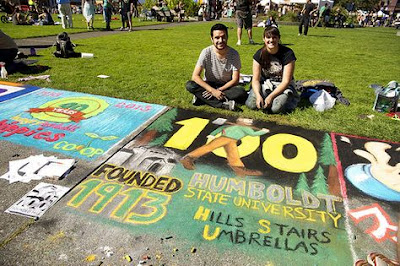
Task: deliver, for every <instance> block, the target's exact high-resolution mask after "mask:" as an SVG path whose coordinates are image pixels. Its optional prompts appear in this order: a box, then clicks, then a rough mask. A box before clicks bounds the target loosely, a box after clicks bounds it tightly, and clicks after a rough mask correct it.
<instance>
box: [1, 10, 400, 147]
mask: <svg viewBox="0 0 400 266" xmlns="http://www.w3.org/2000/svg"><path fill="white" fill-rule="evenodd" d="M99 19H100V20H101V18H99V16H97V19H96V22H95V27H99V25H101V27H104V24H102V22H101V21H98V20H99ZM214 23H215V22H209V23H208V22H206V23H186V24H185V25H183V26H180V27H173V28H168V29H164V30H152V31H136V32H132V33H129V34H122V35H119V34H117V35H109V36H105V37H98V38H91V39H84V40H83V39H82V40H75V39H74V38H73V37H72V40H73V42H74V43H76V44H77V45H78V46H77V48H76V51H77V52H87V53H94V55H95V57H94V58H92V59H83V58H77V59H58V58H55V57H54V56H53V55H52V52H53V51H54V48H52V49H51V48H49V49H46V50H41V51H39V55H40V57H38V59H39V64H41V65H46V66H49V67H51V69H49V70H47V71H46V72H44V73H43V74H49V75H51V80H52V82H51V83H47V82H46V81H40V80H36V81H31V82H29V83H30V84H32V85H37V86H41V87H51V88H56V89H64V90H72V91H79V92H86V93H92V94H99V95H105V96H111V97H116V98H124V99H131V100H136V101H143V102H149V103H158V104H163V105H168V106H172V107H180V108H186V109H196V110H201V111H206V112H218V113H221V114H233V115H237V116H243V117H250V118H255V119H261V120H265V121H275V122H277V123H280V124H286V125H293V126H300V127H304V128H308V129H316V130H324V131H334V132H340V133H347V134H353V135H359V136H366V137H372V138H378V139H385V140H392V141H398V142H399V141H400V134H399V129H400V122H399V121H396V120H393V119H390V118H388V117H386V116H385V115H384V114H381V113H378V112H375V111H372V106H373V103H374V99H375V95H374V91H373V89H371V88H369V87H368V86H369V85H370V84H373V83H376V84H381V85H385V84H387V83H388V82H389V81H391V80H397V81H400V68H399V66H400V56H399V54H400V37H399V36H396V32H397V31H396V30H395V29H393V28H360V29H358V28H357V29H332V28H328V29H322V28H318V29H310V31H309V36H307V37H304V36H297V26H280V31H281V35H282V38H281V40H282V43H283V44H286V45H288V46H289V47H290V48H292V49H293V50H294V52H295V54H296V57H297V62H296V69H295V78H296V79H297V80H301V79H327V80H330V81H332V82H334V83H335V85H336V86H337V87H338V88H339V89H340V90H341V91H342V92H343V95H344V96H345V97H346V98H348V99H349V100H350V102H351V105H350V106H344V105H341V104H336V106H335V107H334V108H333V109H331V110H329V111H326V112H323V113H319V112H317V111H315V110H314V109H313V108H312V107H311V106H307V107H303V108H298V109H296V110H295V112H293V113H291V114H289V115H266V114H264V113H262V112H257V111H252V110H249V109H247V108H246V107H242V109H243V112H240V113H233V112H229V111H224V110H218V109H213V108H211V107H207V106H201V107H195V106H192V105H191V98H192V96H191V95H190V94H189V93H188V92H186V90H185V82H186V81H187V80H188V79H190V77H191V74H192V71H193V68H194V65H195V63H196V60H197V58H198V56H199V54H200V51H201V50H202V49H203V48H204V47H206V46H208V45H210V44H211V41H210V37H209V30H210V27H211V26H212V25H213V24H214ZM225 24H226V25H228V26H229V27H230V30H229V36H230V39H229V42H228V43H229V44H230V45H231V46H232V47H234V48H236V49H237V50H238V51H239V53H240V56H241V60H242V71H241V72H242V73H244V74H251V69H252V56H253V54H254V53H255V52H256V50H257V49H258V48H260V47H261V46H262V37H261V36H262V30H263V29H262V28H254V40H255V41H256V43H257V45H247V44H246V43H247V38H246V37H245V38H243V40H242V42H243V43H244V45H242V46H239V47H238V46H236V45H235V43H236V34H235V33H236V28H235V24H234V23H225ZM82 25H83V26H81V27H83V28H84V24H82ZM1 26H3V25H1ZM112 26H113V27H114V28H117V27H120V21H117V22H113V23H112ZM37 28H38V27H37ZM47 30H48V29H47V28H45V27H43V29H42V30H41V31H40V33H37V35H46V34H47ZM52 30H53V29H52ZM60 30H61V26H58V29H56V30H55V32H54V33H58V32H60ZM74 30H75V29H74ZM74 30H73V31H74ZM4 31H5V32H6V33H8V34H10V35H11V36H12V37H15V38H21V34H20V33H19V32H18V30H16V28H7V29H5V30H4ZM48 31H50V29H49V30H48ZM42 32H43V33H42ZM54 33H52V34H54ZM30 36H34V34H33V33H32V35H30ZM100 74H104V75H108V76H110V78H108V79H100V78H97V75H100ZM23 76H24V75H22V74H19V73H17V74H14V75H12V76H10V81H16V80H17V78H19V77H23ZM370 114H373V115H374V118H373V119H368V118H362V117H363V116H362V115H370ZM360 116H361V117H360Z"/></svg>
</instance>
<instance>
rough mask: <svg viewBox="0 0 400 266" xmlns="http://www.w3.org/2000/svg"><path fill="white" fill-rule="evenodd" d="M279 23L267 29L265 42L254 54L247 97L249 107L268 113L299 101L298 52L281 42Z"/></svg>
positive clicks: (291, 108)
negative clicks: (296, 76)
mask: <svg viewBox="0 0 400 266" xmlns="http://www.w3.org/2000/svg"><path fill="white" fill-rule="evenodd" d="M280 38H281V35H280V32H279V30H278V28H276V27H266V28H265V30H264V37H263V40H264V46H263V47H262V48H261V49H259V50H258V51H257V52H256V53H255V54H254V56H253V79H252V82H251V86H252V88H251V90H250V94H249V97H248V98H247V100H246V106H247V107H248V108H250V109H253V110H254V109H261V110H265V111H266V112H268V113H274V114H276V113H286V112H290V111H292V110H293V109H294V108H295V107H296V106H297V103H298V102H299V95H298V93H297V92H296V89H295V85H296V84H295V82H294V78H293V73H294V63H295V61H296V56H295V55H294V52H293V50H292V49H290V48H288V47H286V46H284V45H282V44H280Z"/></svg>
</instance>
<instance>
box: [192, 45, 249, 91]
mask: <svg viewBox="0 0 400 266" xmlns="http://www.w3.org/2000/svg"><path fill="white" fill-rule="evenodd" d="M213 48H214V46H213V45H210V46H208V47H206V48H204V49H203V51H201V54H200V57H199V60H197V64H196V66H201V67H203V69H204V77H205V80H206V81H208V82H215V83H223V84H225V83H227V82H228V81H230V80H232V74H233V71H239V70H240V68H241V67H242V64H241V62H240V56H239V53H238V52H237V51H236V50H235V49H233V48H231V47H229V46H228V52H227V54H226V58H224V59H218V57H217V54H216V53H215V52H214V49H213Z"/></svg>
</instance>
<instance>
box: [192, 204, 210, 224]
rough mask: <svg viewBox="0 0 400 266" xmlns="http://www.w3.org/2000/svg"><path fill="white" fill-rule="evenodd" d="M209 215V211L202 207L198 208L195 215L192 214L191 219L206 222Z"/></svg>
mask: <svg viewBox="0 0 400 266" xmlns="http://www.w3.org/2000/svg"><path fill="white" fill-rule="evenodd" d="M209 214H210V209H207V208H204V207H203V206H199V208H198V209H197V211H196V213H195V214H194V217H193V219H195V220H201V221H206V220H207V219H208V216H209Z"/></svg>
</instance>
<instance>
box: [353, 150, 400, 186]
mask: <svg viewBox="0 0 400 266" xmlns="http://www.w3.org/2000/svg"><path fill="white" fill-rule="evenodd" d="M364 147H365V149H366V150H367V151H364V150H359V149H357V150H354V153H355V154H357V155H358V156H361V157H363V158H365V159H367V160H369V161H370V162H371V169H370V171H371V174H372V176H373V177H374V178H375V179H377V180H378V181H380V182H381V183H383V184H385V185H386V186H387V187H389V188H391V189H393V190H395V191H398V192H400V163H397V164H396V165H395V166H391V165H389V160H390V159H391V157H390V155H389V154H388V153H387V152H386V150H388V149H390V148H392V146H391V145H389V144H387V143H382V142H367V143H365V144H364ZM396 152H400V147H399V148H397V149H396Z"/></svg>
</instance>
